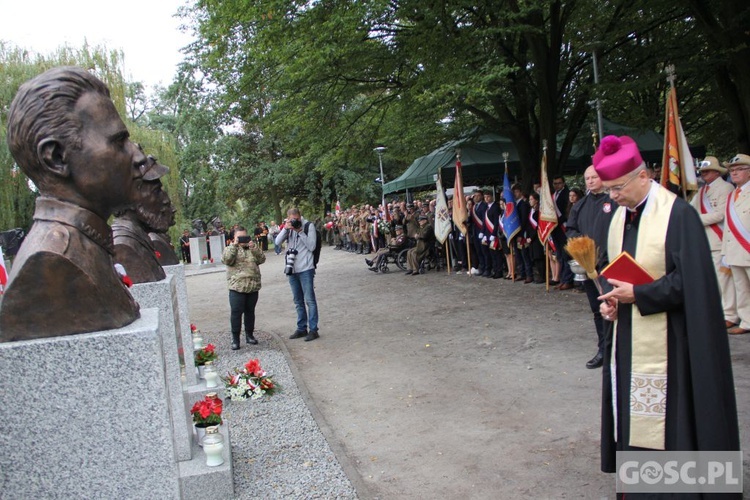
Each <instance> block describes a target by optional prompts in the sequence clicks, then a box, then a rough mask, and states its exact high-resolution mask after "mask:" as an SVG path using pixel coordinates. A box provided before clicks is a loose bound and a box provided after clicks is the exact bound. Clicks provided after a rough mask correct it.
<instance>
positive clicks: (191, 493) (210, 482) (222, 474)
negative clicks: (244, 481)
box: [179, 425, 234, 500]
mask: <svg viewBox="0 0 750 500" xmlns="http://www.w3.org/2000/svg"><path fill="white" fill-rule="evenodd" d="M221 433H222V435H223V436H224V463H223V464H222V465H219V466H217V467H208V466H207V465H206V455H205V454H204V453H203V448H201V447H200V446H198V444H197V443H195V444H193V458H192V460H189V461H185V462H180V464H179V467H180V487H181V489H182V498H183V499H184V500H192V499H196V500H203V499H205V498H216V499H231V498H234V480H233V479H232V444H231V442H230V439H229V427H228V426H227V425H222V426H221Z"/></svg>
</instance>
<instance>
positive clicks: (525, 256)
mask: <svg viewBox="0 0 750 500" xmlns="http://www.w3.org/2000/svg"><path fill="white" fill-rule="evenodd" d="M512 190H513V196H514V197H515V198H516V210H517V211H518V219H519V220H520V221H521V231H520V232H519V233H518V236H516V238H515V239H514V240H513V242H511V243H510V244H511V245H515V248H516V249H517V251H516V268H517V269H518V270H519V276H518V277H517V279H519V280H521V279H522V280H523V282H524V283H525V284H528V283H533V282H534V261H533V259H532V256H531V247H530V246H529V240H530V239H531V233H532V231H534V232H535V231H536V228H533V229H532V228H531V224H530V222H529V214H531V205H529V202H528V200H527V199H526V196H524V194H523V190H522V189H521V185H520V184H514V185H513V188H512Z"/></svg>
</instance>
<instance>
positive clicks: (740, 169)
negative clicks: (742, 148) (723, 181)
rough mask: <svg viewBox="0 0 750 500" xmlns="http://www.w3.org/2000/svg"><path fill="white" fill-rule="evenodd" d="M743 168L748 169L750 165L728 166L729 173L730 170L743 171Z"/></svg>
mask: <svg viewBox="0 0 750 500" xmlns="http://www.w3.org/2000/svg"><path fill="white" fill-rule="evenodd" d="M745 170H750V167H749V166H747V165H742V166H741V167H729V173H730V174H731V173H732V172H743V171H745Z"/></svg>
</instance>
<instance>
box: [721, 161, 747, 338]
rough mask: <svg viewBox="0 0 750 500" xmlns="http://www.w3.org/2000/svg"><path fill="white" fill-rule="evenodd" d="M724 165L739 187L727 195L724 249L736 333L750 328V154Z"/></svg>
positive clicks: (722, 250)
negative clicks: (732, 291) (734, 302)
mask: <svg viewBox="0 0 750 500" xmlns="http://www.w3.org/2000/svg"><path fill="white" fill-rule="evenodd" d="M724 165H725V166H726V167H727V168H728V169H729V175H731V176H732V182H733V183H734V185H735V186H737V187H736V188H735V190H734V191H733V192H732V193H731V194H730V195H729V196H728V197H727V202H726V203H727V207H726V221H725V224H724V240H723V242H722V249H721V253H722V254H724V260H725V261H726V263H727V264H728V265H729V266H730V267H731V269H732V280H733V281H734V289H735V296H736V298H737V315H738V316H739V325H737V326H733V327H731V328H729V330H727V331H728V332H729V333H730V334H732V335H741V334H744V333H748V332H750V185H748V184H747V182H748V181H750V156H748V155H744V154H738V155H736V156H735V157H734V158H732V159H731V160H729V161H728V162H726V163H724Z"/></svg>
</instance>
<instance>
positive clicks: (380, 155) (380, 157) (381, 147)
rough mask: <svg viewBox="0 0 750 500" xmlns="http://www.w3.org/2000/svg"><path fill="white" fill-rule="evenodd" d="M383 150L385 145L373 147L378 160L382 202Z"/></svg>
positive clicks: (383, 197)
mask: <svg viewBox="0 0 750 500" xmlns="http://www.w3.org/2000/svg"><path fill="white" fill-rule="evenodd" d="M385 150H386V147H385V146H378V147H376V148H375V149H373V151H375V152H376V153H377V154H378V160H379V161H380V194H381V198H382V200H383V203H385V177H384V176H383V153H384V152H385ZM383 209H384V210H385V207H383Z"/></svg>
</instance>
